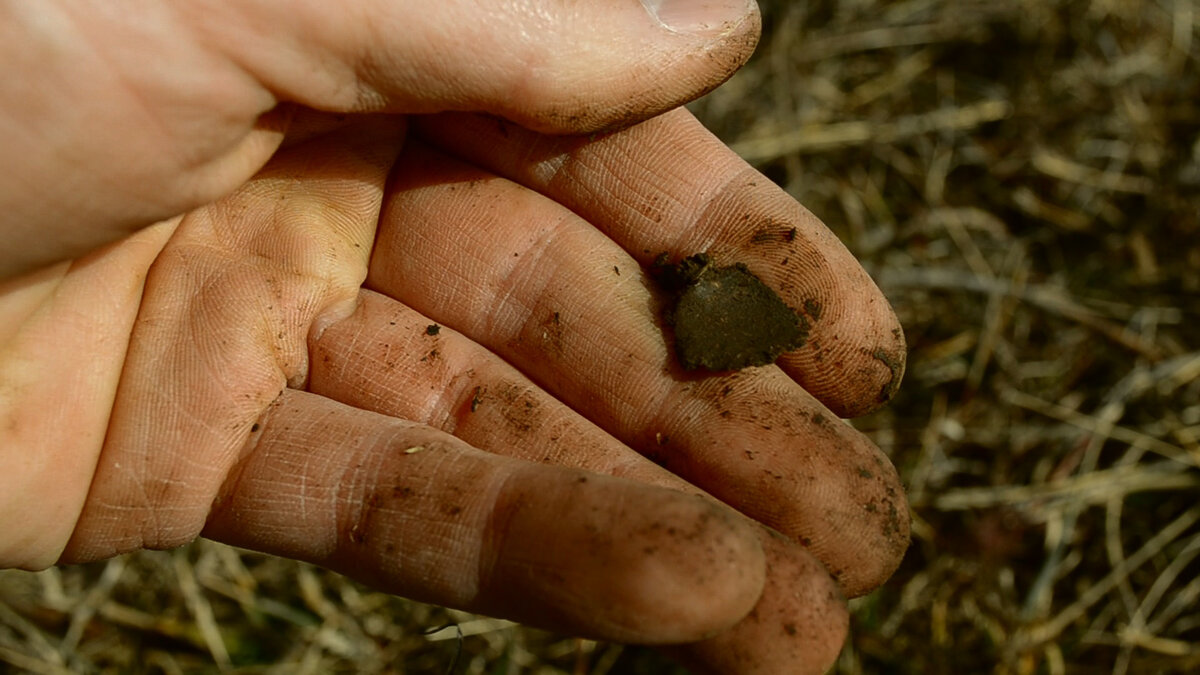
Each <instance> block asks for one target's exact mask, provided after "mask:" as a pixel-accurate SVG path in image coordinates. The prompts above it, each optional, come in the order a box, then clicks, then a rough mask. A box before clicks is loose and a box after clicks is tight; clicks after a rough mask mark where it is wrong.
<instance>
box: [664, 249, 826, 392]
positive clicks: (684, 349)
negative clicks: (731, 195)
mask: <svg viewBox="0 0 1200 675" xmlns="http://www.w3.org/2000/svg"><path fill="white" fill-rule="evenodd" d="M651 274H652V276H653V277H654V278H655V279H656V280H657V281H658V283H659V285H660V286H662V288H663V289H664V290H665V291H667V292H668V293H670V295H671V298H672V302H671V303H670V305H669V306H668V307H667V309H666V316H665V319H666V322H667V324H668V325H670V326H671V327H672V328H673V329H674V332H675V357H676V358H677V359H679V363H680V365H682V366H683V367H684V369H686V370H697V369H701V368H702V369H705V370H710V371H715V372H720V371H730V370H740V369H742V368H746V367H748V366H764V365H766V364H768V363H772V362H774V361H775V359H776V358H778V357H779V355H780V354H782V353H783V352H786V351H788V350H791V349H796V348H797V347H800V346H801V345H803V344H804V340H805V338H806V337H807V334H808V326H807V322H806V321H803V320H802V319H801V317H800V316H798V315H797V314H796V312H795V311H793V310H792V309H791V308H790V307H788V306H787V304H785V303H784V302H783V300H782V299H781V298H780V297H779V294H777V293H776V292H775V291H774V290H772V289H771V288H770V287H769V286H767V285H766V284H764V283H763V282H762V280H761V279H759V278H758V277H757V276H755V275H754V274H753V273H751V272H750V270H749V269H747V268H746V266H745V265H743V264H741V263H737V264H735V265H732V266H729V267H717V266H716V265H714V264H713V263H712V260H711V259H710V258H709V256H708V254H707V253H697V254H696V255H693V256H689V257H687V258H685V259H683V260H682V261H680V262H679V263H678V264H676V265H671V264H669V263H668V262H667V258H666V254H663V255H660V256H659V259H658V260H657V261H655V263H654V267H653V268H652V269H651Z"/></svg>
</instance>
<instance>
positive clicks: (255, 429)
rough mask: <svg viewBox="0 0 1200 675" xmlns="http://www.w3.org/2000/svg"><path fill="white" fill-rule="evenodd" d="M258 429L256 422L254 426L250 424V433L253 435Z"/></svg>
mask: <svg viewBox="0 0 1200 675" xmlns="http://www.w3.org/2000/svg"><path fill="white" fill-rule="evenodd" d="M259 428H260V427H259V426H258V422H255V423H254V424H251V425H250V433H254V432H256V431H258V430H259Z"/></svg>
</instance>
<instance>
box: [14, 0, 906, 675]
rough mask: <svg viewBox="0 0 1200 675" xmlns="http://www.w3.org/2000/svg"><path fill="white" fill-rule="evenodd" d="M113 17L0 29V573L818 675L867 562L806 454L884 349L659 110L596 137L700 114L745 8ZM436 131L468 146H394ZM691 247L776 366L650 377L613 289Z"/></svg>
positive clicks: (888, 349) (874, 384)
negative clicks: (160, 585)
mask: <svg viewBox="0 0 1200 675" xmlns="http://www.w3.org/2000/svg"><path fill="white" fill-rule="evenodd" d="M710 4H711V3H710ZM146 5H147V6H146V7H145V8H143V9H144V10H145V12H144V15H143V16H142V20H141V21H139V22H129V21H126V20H124V18H123V17H120V16H114V15H109V14H107V13H106V11H107V10H105V9H104V8H105V7H106V6H107V5H106V4H105V3H96V4H95V6H91V5H88V4H86V3H75V4H69V5H68V7H67V8H65V9H61V11H59V12H58V13H54V12H52V11H51V10H46V13H45V14H38V13H36V12H35V13H33V14H32V15H31V14H30V13H29V10H28V9H27V8H25V6H24V5H22V4H20V3H11V4H5V5H0V12H2V13H4V14H5V15H6V16H5V20H4V21H0V27H2V28H0V33H5V34H3V35H0V51H3V52H5V56H13V58H14V59H15V58H16V55H17V54H20V55H24V56H23V57H22V58H23V59H24V60H22V61H16V62H17V63H20V64H21V67H22V68H26V69H31V70H30V71H29V72H32V73H34V75H32V78H33V80H34V81H38V82H41V83H43V84H44V85H45V86H42V87H37V88H34V89H36V91H37V93H35V94H30V93H29V92H28V91H21V92H18V91H17V89H16V86H15V85H13V84H12V82H13V80H21V78H6V79H5V84H0V102H2V103H3V106H4V107H3V118H2V119H0V141H3V142H2V143H0V145H3V147H5V148H6V151H5V152H6V153H7V155H8V157H10V158H18V157H19V158H20V159H21V161H22V162H23V165H22V166H17V165H16V163H15V162H13V161H8V162H6V163H5V167H6V169H7V171H8V173H7V174H4V175H0V205H3V206H4V209H3V210H2V211H0V212H2V213H3V215H2V216H0V228H2V229H3V235H4V240H5V241H6V242H9V241H11V242H13V244H14V245H13V246H6V248H5V250H4V254H3V255H0V276H2V277H3V281H0V434H2V438H3V442H2V443H0V463H2V465H3V467H4V471H3V472H0V565H3V566H5V567H20V568H26V569H39V568H42V567H46V566H48V565H53V564H61V563H71V562H81V561H91V560H99V559H103V558H106V557H110V556H113V555H118V554H120V553H124V552H127V551H132V550H137V549H141V548H155V549H162V548H170V547H174V546H178V545H181V544H184V543H186V542H188V541H190V540H192V539H194V538H195V537H197V536H206V537H209V538H212V539H215V540H218V541H223V542H228V543H232V544H236V545H239V546H244V547H248V548H253V549H257V550H260V551H265V552H269V553H274V554H278V555H285V556H289V557H293V558H297V559H302V560H308V561H312V562H315V563H317V564H320V565H324V566H327V567H330V568H332V569H335V570H338V571H341V572H343V573H345V574H348V575H350V576H352V577H355V578H357V579H359V580H361V581H364V582H366V583H369V584H372V585H374V586H377V587H379V588H382V589H385V590H388V591H392V592H396V593H399V594H402V595H406V596H409V597H414V598H418V599H421V600H424V601H429V602H435V603H440V604H445V605H450V606H455V607H462V608H466V609H470V610H474V611H479V612H484V613H489V614H493V615H499V616H504V617H509V618H513V619H517V620H520V621H524V622H528V623H531V624H536V625H541V626H546V627H549V628H552V629H555V630H559V631H563V632H570V633H575V634H579V635H585V636H589V637H594V638H598V639H606V640H615V641H625V642H638V643H646V644H661V645H674V646H672V647H671V650H672V651H673V653H675V654H676V655H677V656H678V657H679V658H680V659H682V660H684V661H685V662H687V663H689V664H691V665H692V666H693V667H695V668H696V669H697V670H698V671H711V672H720V673H735V674H736V673H775V672H780V673H782V672H787V673H793V672H806V671H807V672H820V671H822V670H823V669H825V668H826V667H827V666H828V665H829V664H830V663H832V661H833V659H834V658H835V657H836V655H837V652H838V649H839V648H840V646H841V642H842V640H843V639H844V636H845V631H846V622H847V614H846V610H845V605H844V597H845V596H847V595H849V596H854V595H860V594H862V593H865V592H868V591H869V590H871V589H872V588H874V587H876V586H877V585H878V584H880V583H882V582H883V580H885V579H886V578H887V576H888V575H889V574H890V573H891V572H892V570H894V569H895V566H896V565H897V564H898V563H899V560H900V557H901V556H902V555H903V552H904V549H905V547H906V545H907V537H908V518H907V507H906V505H905V503H904V499H903V494H902V490H901V488H900V485H899V482H898V479H897V477H896V474H895V471H894V469H892V467H891V465H890V464H889V463H888V461H887V459H886V458H885V457H884V456H883V455H882V453H880V452H879V451H878V450H877V449H876V448H874V447H873V446H872V445H871V444H870V443H869V442H868V441H867V440H866V439H865V438H864V437H862V436H861V435H860V434H858V433H857V432H855V431H853V430H852V429H851V428H850V427H849V426H847V425H845V424H843V423H842V422H841V421H840V420H838V416H839V415H853V414H860V413H863V412H866V411H869V410H871V409H873V408H874V407H877V406H878V405H881V404H882V403H884V402H885V401H886V399H887V398H888V397H890V395H891V393H892V392H893V391H894V388H895V386H896V385H897V384H898V382H899V378H900V371H901V369H902V364H903V353H904V352H903V338H902V336H901V335H900V333H899V328H898V325H897V324H896V321H895V318H894V316H893V315H892V313H891V310H890V308H888V306H887V303H886V301H885V300H884V299H883V297H882V296H881V294H880V293H879V291H878V289H876V288H875V286H874V285H873V284H872V283H871V281H870V279H869V278H868V277H867V276H866V274H865V273H864V272H863V271H862V269H861V268H860V267H859V266H858V265H857V264H856V263H855V262H854V261H853V259H852V258H851V256H850V255H849V253H848V252H847V251H846V250H845V248H844V247H842V246H841V244H840V243H839V242H838V241H837V239H836V237H834V236H833V235H832V234H830V233H829V232H828V231H827V230H826V229H825V228H824V227H823V226H822V225H821V224H820V222H819V221H817V220H816V218H814V217H813V216H812V215H811V214H809V213H808V212H807V211H805V210H804V209H803V208H802V207H800V206H799V205H798V204H796V203H795V202H794V201H792V200H791V199H790V198H788V197H787V196H786V195H785V194H784V193H782V192H781V191H779V190H778V189H777V188H775V187H774V186H772V185H770V183H769V181H767V180H766V179H765V178H763V177H762V176H760V175H758V174H757V173H755V172H754V171H753V170H752V169H751V168H750V167H748V166H746V165H745V164H744V163H742V162H741V161H740V160H739V159H738V158H737V157H736V156H734V155H733V154H732V153H730V152H729V151H728V150H727V149H726V148H724V146H723V145H722V144H721V143H720V142H719V141H717V140H716V139H715V138H713V137H712V136H710V135H709V134H708V133H707V132H706V131H704V129H703V128H702V127H701V126H700V125H699V124H698V123H697V122H696V121H695V120H694V119H693V118H692V117H691V116H690V115H689V114H687V113H686V112H685V111H682V110H674V111H672V112H668V113H667V114H664V115H661V116H658V117H653V119H650V120H649V121H646V122H644V123H641V124H637V125H634V126H631V127H628V128H626V129H624V130H623V131H618V132H615V133H608V132H603V130H604V129H605V128H606V127H610V126H612V125H613V124H620V125H622V126H625V125H628V124H629V123H632V122H634V121H636V120H638V119H642V118H649V117H652V116H654V115H656V114H658V113H661V112H663V111H667V110H670V109H672V108H674V107H676V106H677V105H678V104H679V103H680V102H682V101H685V100H687V99H689V98H691V97H694V96H695V95H697V94H699V93H701V92H703V91H704V90H706V89H709V88H711V87H713V86H715V85H716V84H718V83H719V82H720V81H721V80H722V79H723V78H724V77H726V76H728V74H729V73H730V72H731V71H732V70H733V69H734V68H736V66H737V65H738V64H740V63H742V62H743V61H744V60H745V58H746V57H747V56H748V55H749V51H750V50H751V49H752V46H753V42H754V37H755V35H756V34H757V15H756V14H754V13H753V12H749V13H747V9H746V8H733V9H732V10H731V9H730V8H725V11H726V14H727V16H726V17H725V19H720V18H719V17H718V18H713V17H711V16H709V17H707V18H705V19H704V21H703V22H701V23H703V25H705V26H709V28H708V29H707V30H702V31H699V32H690V33H689V32H680V31H673V30H665V29H664V28H663V27H662V26H661V25H659V24H657V23H655V22H654V21H653V20H652V19H651V18H650V15H648V14H646V12H645V10H644V9H643V8H642V6H641V5H640V4H637V3H629V6H621V5H619V3H613V4H611V5H609V4H606V3H596V6H597V8H594V9H591V10H580V9H579V8H578V7H577V6H576V3H557V2H547V3H546V5H545V6H544V7H539V8H537V11H535V10H534V9H531V7H533V4H532V3H529V2H523V3H512V4H511V5H510V4H508V3H494V2H493V3H475V2H466V1H465V0H463V1H460V2H453V3H444V4H435V5H427V4H425V3H414V6H416V5H419V7H420V8H421V11H417V10H416V9H413V8H412V7H409V6H408V5H406V4H405V3H395V2H390V3H379V4H378V6H374V4H373V3H369V2H363V3H359V4H358V5H355V6H354V7H355V10H356V11H346V9H345V6H344V5H342V4H340V3H284V2H281V1H280V2H274V1H268V0H263V1H261V2H257V3H228V4H226V3H220V2H215V1H213V2H207V3H181V4H180V6H179V7H167V8H166V9H163V8H162V6H161V3H146ZM567 5H569V6H571V7H574V8H575V9H574V10H573V11H574V12H575V13H574V14H572V13H569V12H567V10H566V9H564V7H565V6H567ZM49 6H50V4H49V3H47V7H49ZM327 6H328V7H334V6H337V7H340V8H341V10H340V11H339V12H336V13H333V14H330V15H328V16H326V15H325V14H326V12H328V11H329V10H326V9H325V8H326V7H327ZM433 6H437V7H439V9H438V10H437V11H429V8H430V7H433ZM198 8H199V9H198ZM200 9H203V10H204V11H200ZM735 10H736V11H735ZM580 11H593V12H594V13H595V16H587V17H580V16H578V13H579V12H580ZM406 12H407V13H406ZM689 16H691V15H689ZM479 17H485V18H486V21H484V20H482V19H479ZM692 19H693V20H694V21H695V20H698V19H696V18H695V16H692ZM694 21H693V22H694ZM135 23H136V25H134V24H135ZM399 26H403V27H404V31H398V30H397V31H392V32H389V30H387V28H388V27H392V28H396V27H399ZM508 29H512V30H508ZM255 31H257V32H255ZM638 31H642V32H640V33H639V32H638ZM432 34H436V35H439V36H441V37H442V38H443V39H446V40H449V41H450V42H449V43H447V44H438V45H432V46H431V45H430V44H427V41H425V40H423V39H422V36H425V35H432ZM139 40H140V41H141V42H138V41H139ZM623 40H625V41H629V42H630V44H637V45H639V47H638V49H639V50H641V51H635V50H631V49H630V48H628V47H627V46H623V45H624V44H625V43H624V42H622V41H623ZM22 41H24V42H22ZM564 44H567V45H572V49H564V48H563V47H562V45H564ZM131 45H140V46H139V47H137V48H135V47H132V46H131ZM164 45H169V46H170V48H169V49H166V48H165V47H164ZM646 45H650V46H649V47H647V46H646ZM156 49H158V50H159V51H155V50H156ZM139 50H140V51H139ZM603 50H612V51H611V53H608V54H606V57H605V58H597V55H598V54H600V53H602V52H603ZM647 50H649V51H647ZM10 52H11V53H10ZM147 53H153V54H158V55H159V56H160V57H161V59H160V60H159V61H155V62H154V63H155V67H154V68H146V67H144V64H146V63H147V62H148V61H147V58H146V57H145V56H146V54H147ZM633 53H636V54H637V55H638V58H636V59H632V58H629V57H628V55H629V54H633ZM30 55H40V58H36V59H35V58H32V57H31V56H30ZM85 56H86V57H87V58H84V57H85ZM485 56H486V58H485ZM51 57H54V58H51ZM459 57H461V58H459ZM623 59H624V60H623ZM9 62H14V61H11V60H10V61H9ZM164 63H165V65H164ZM664 72H665V73H667V74H668V75H670V76H662V77H660V74H661V73H664ZM163 73H168V74H170V76H169V77H167V76H164V75H163ZM649 74H653V75H654V77H652V78H651V77H648V75H649ZM581 82H582V84H581ZM54 83H59V84H62V85H63V86H53V85H54ZM180 83H185V84H186V86H184V85H181V84H180ZM68 85H69V86H68ZM584 85H586V86H584ZM56 97H57V98H56ZM314 108H315V109H320V110H322V111H324V112H315V111H314V110H313V109H314ZM437 110H461V111H482V112H486V113H490V114H491V115H493V116H480V115H475V114H468V113H445V114H440V115H433V116H419V117H407V116H404V115H402V114H401V113H428V112H431V111H437ZM365 111H373V112H376V113H387V114H372V115H367V114H360V113H362V112H365ZM337 112H352V113H354V114H349V115H333V114H330V113H337ZM499 117H504V118H507V119H508V120H511V122H505V121H500V119H499ZM569 132H580V133H584V134H585V135H576V136H564V135H561V134H565V133H569ZM595 132H600V133H595ZM589 133H590V135H588V134H589ZM116 157H119V158H120V160H121V161H115V159H114V158H116ZM9 167H11V168H9ZM793 229H794V233H793ZM772 234H778V235H779V236H778V237H776V238H772V236H770V235H772ZM697 251H709V252H710V253H711V254H712V255H713V256H714V259H716V260H717V261H718V262H734V261H736V262H743V263H745V264H746V265H747V266H748V267H749V268H750V269H751V270H753V271H754V272H755V273H757V274H758V275H759V276H760V277H762V278H763V280H764V281H766V282H767V283H768V284H771V285H772V286H773V287H775V288H776V290H777V291H778V292H779V293H780V294H781V296H782V297H783V298H784V300H785V301H787V302H788V303H789V305H791V306H792V307H796V308H807V309H806V310H805V311H806V313H807V314H808V315H809V319H810V321H811V323H812V332H811V335H810V339H809V340H808V342H807V343H806V344H805V345H804V346H803V347H801V348H800V349H797V350H796V351H794V352H792V353H789V354H785V355H784V357H782V358H781V359H780V361H779V364H778V365H777V366H768V367H763V368H753V369H748V370H745V371H742V372H739V373H730V374H718V375H715V376H711V377H699V376H696V375H694V374H686V373H684V372H682V371H681V370H680V369H679V368H678V367H677V366H675V365H674V362H673V360H672V357H671V353H670V347H669V343H668V341H667V339H666V337H665V335H664V333H663V330H662V327H661V325H660V324H661V321H660V318H659V314H658V311H657V309H656V307H657V304H656V303H657V302H659V298H658V296H657V295H656V291H655V290H654V289H653V287H652V284H651V283H650V282H648V281H647V279H646V276H645V274H644V272H643V269H644V267H645V266H647V265H649V264H650V263H651V262H652V261H653V259H654V258H655V257H656V256H657V255H658V254H659V253H662V252H669V253H671V254H673V255H675V256H676V257H678V256H682V255H687V254H690V253H694V252H697ZM817 308H819V309H817ZM434 325H436V326H437V328H431V326H434ZM647 458H650V459H647ZM651 460H654V461H651Z"/></svg>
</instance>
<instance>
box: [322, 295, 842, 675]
mask: <svg viewBox="0 0 1200 675" xmlns="http://www.w3.org/2000/svg"><path fill="white" fill-rule="evenodd" d="M312 352H313V367H312V376H311V378H310V380H309V387H310V390H311V391H313V392H314V393H318V394H321V395H324V396H328V397H331V398H334V399H336V400H339V401H342V402H343V403H347V404H349V405H352V406H355V407H359V408H365V409H368V410H372V411H375V412H379V413H383V414H387V415H390V416H393V417H397V418H402V419H408V420H412V421H415V422H419V423H424V424H429V425H431V426H433V427H435V428H438V429H441V430H443V431H446V432H449V433H452V434H454V435H455V437H457V438H459V439H461V440H463V441H465V442H467V443H469V444H471V445H472V446H474V447H477V448H480V449H482V450H485V451H488V452H493V453H496V454H503V455H507V456H510V457H520V458H523V459H528V460H532V461H536V462H543V463H549V464H556V465H560V466H567V467H571V468H578V469H585V470H588V471H592V472H597V473H603V474H608V475H614V476H622V477H625V478H630V479H634V480H637V481H640V482H643V483H647V484H651V485H659V486H663V487H669V488H671V489H675V490H679V491H683V492H689V493H695V492H698V488H696V487H695V486H692V485H690V484H689V483H687V482H685V481H683V480H682V479H680V478H679V477H678V476H676V475H674V474H672V473H670V472H668V471H666V470H664V469H662V468H661V467H659V466H658V465H656V464H653V463H651V462H649V461H648V460H646V459H644V458H642V457H640V456H639V455H637V454H635V453H634V452H633V451H632V450H630V449H629V448H627V447H625V446H624V445H623V444H621V443H620V442H619V441H617V440H616V439H614V438H613V437H611V436H609V435H608V434H606V433H605V432H604V431H602V430H601V429H599V428H598V427H596V426H595V425H594V424H592V423H590V422H588V421H587V420H586V419H584V418H583V417H582V416H580V415H579V414H578V413H576V412H575V411H573V410H571V409H570V408H568V407H567V406H565V405H564V404H562V403H561V402H559V401H558V400H556V399H554V398H553V397H552V396H550V395H549V394H547V393H546V392H545V391H543V390H542V389H540V388H538V387H537V386H535V385H534V384H533V383H532V382H530V381H529V380H528V379H526V378H525V377H523V376H522V375H521V374H520V373H519V372H518V371H517V370H516V369H515V368H513V367H512V366H511V365H509V364H507V363H505V362H504V361H503V360H501V359H499V358H498V357H497V356H496V355H495V354H492V353H491V352H489V351H487V350H486V349H484V348H483V347H481V346H479V345H478V344H476V343H474V342H472V341H470V340H468V339H467V338H466V337H464V336H463V335H461V334H459V333H457V332H455V331H453V330H452V329H450V328H447V327H444V326H439V325H437V324H434V323H432V322H431V320H430V319H429V318H427V317H425V316H423V315H421V314H418V313H417V312H415V311H413V310H412V309H410V308H408V307H406V306H404V305H402V304H400V303H398V302H396V301H394V300H391V299H389V298H387V297H385V296H382V295H379V294H376V293H373V292H371V291H363V292H362V296H361V298H360V301H359V303H358V307H357V309H356V310H355V312H354V314H353V315H352V316H350V317H349V318H347V319H346V320H344V321H340V322H338V323H336V324H333V325H331V326H330V327H329V328H328V329H327V330H326V331H325V332H324V333H322V334H321V336H320V337H319V338H318V339H316V340H314V342H313V345H312ZM757 532H758V533H759V539H760V541H761V543H762V545H763V548H764V551H765V553H766V560H767V577H766V586H765V588H764V590H763V593H762V595H761V596H760V598H759V601H758V604H756V605H755V607H754V609H753V610H752V611H751V612H750V614H749V615H748V616H747V617H746V618H744V619H743V620H742V621H740V622H738V624H737V625H735V626H734V627H733V628H730V629H729V630H727V631H724V632H722V633H721V634H720V635H718V636H714V637H712V638H709V639H707V640H705V641H703V642H700V643H696V644H693V645H689V646H686V647H681V648H679V649H678V650H675V655H676V656H677V657H678V658H680V659H681V660H684V661H686V662H688V663H690V664H691V665H692V666H693V667H694V668H696V669H697V671H698V672H714V673H722V674H723V675H732V674H734V673H738V674H742V673H760V672H761V673H779V672H789V673H802V672H817V673H819V672H824V670H825V669H826V668H827V667H828V666H829V665H830V664H831V663H832V661H833V660H834V659H835V658H836V657H837V654H838V652H839V649H840V647H841V644H842V642H843V640H844V639H845V634H846V630H847V620H848V617H847V613H846V607H845V602H844V600H843V599H842V595H841V593H840V591H839V590H838V588H837V586H836V585H835V584H834V583H833V581H832V580H831V579H830V577H829V575H828V573H827V572H826V571H825V569H824V567H822V565H821V563H820V562H818V561H817V560H816V559H815V558H814V557H813V556H812V555H811V554H810V553H808V552H807V551H805V550H803V549H802V548H800V547H799V546H797V545H795V544H793V543H791V542H788V541H787V540H786V539H784V538H783V537H782V536H780V535H778V534H776V533H771V532H769V531H767V530H766V529H765V528H761V527H760V528H757Z"/></svg>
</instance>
